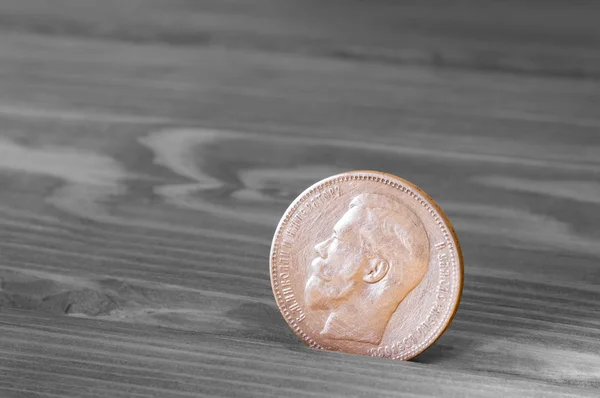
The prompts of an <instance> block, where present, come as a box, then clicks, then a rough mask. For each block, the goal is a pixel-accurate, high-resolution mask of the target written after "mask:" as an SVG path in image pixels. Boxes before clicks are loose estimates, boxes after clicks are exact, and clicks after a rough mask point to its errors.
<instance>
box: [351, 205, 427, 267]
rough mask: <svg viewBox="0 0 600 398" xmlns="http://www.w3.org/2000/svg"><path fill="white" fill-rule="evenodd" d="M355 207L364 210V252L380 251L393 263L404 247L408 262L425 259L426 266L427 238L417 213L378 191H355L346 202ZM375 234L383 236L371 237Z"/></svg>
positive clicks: (419, 261) (376, 252) (361, 229)
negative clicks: (357, 193)
mask: <svg viewBox="0 0 600 398" xmlns="http://www.w3.org/2000/svg"><path fill="white" fill-rule="evenodd" d="M355 207H359V208H363V209H365V210H366V212H365V213H366V214H365V216H366V220H367V221H368V222H367V223H363V224H361V226H360V230H359V231H360V232H359V233H360V239H361V245H362V248H363V252H364V253H365V255H375V254H377V255H383V257H384V258H385V259H386V260H387V261H389V262H391V263H393V262H394V261H393V259H394V258H396V257H398V256H399V255H402V253H401V251H403V249H404V250H405V253H406V254H407V255H408V258H409V259H410V260H411V262H416V263H417V264H423V263H424V264H425V267H424V269H426V266H427V265H428V262H429V239H428V238H427V232H426V230H425V227H424V226H423V223H422V222H421V220H420V219H419V218H418V217H417V215H416V214H414V213H413V212H412V211H411V210H410V209H408V208H407V207H406V206H404V205H402V204H400V203H399V202H397V201H394V200H391V199H389V198H388V197H386V196H383V195H378V194H361V195H358V196H357V197H355V198H354V199H353V200H352V202H350V206H349V208H350V209H352V208H355ZM409 231H410V232H409ZM377 236H379V237H381V236H383V237H384V239H382V240H375V239H374V237H377ZM389 238H391V239H389ZM382 242H385V244H382ZM417 264H415V265H417ZM419 268H420V267H419ZM423 273H424V270H423ZM420 276H421V277H422V276H423V275H420Z"/></svg>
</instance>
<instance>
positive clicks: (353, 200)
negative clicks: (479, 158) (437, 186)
mask: <svg viewBox="0 0 600 398" xmlns="http://www.w3.org/2000/svg"><path fill="white" fill-rule="evenodd" d="M270 273H271V285H272V288H273V293H274V295H275V299H276V301H277V305H278V307H279V309H280V311H281V313H282V315H283V317H284V318H285V320H286V321H287V323H288V325H289V326H290V327H291V328H292V329H293V330H294V332H296V334H297V335H298V336H299V337H300V338H301V339H302V340H303V341H304V342H305V343H306V344H307V345H308V346H309V347H312V348H316V349H324V350H329V351H342V352H346V353H351V354H361V355H370V356H376V357H386V358H391V359H398V360H408V359H411V358H413V357H415V356H416V355H418V354H420V353H421V352H423V351H424V350H425V349H427V348H428V347H429V346H430V345H431V344H433V343H434V342H435V340H437V339H438V338H439V337H440V336H441V335H442V333H444V331H445V330H446V328H447V327H448V325H449V324H450V322H451V321H452V318H453V317H454V314H455V313H456V311H457V309H458V304H459V301H460V297H461V294H462V285H463V261H462V255H461V251H460V246H459V243H458V239H457V237H456V234H455V232H454V229H453V228H452V225H451V224H450V221H449V220H448V218H447V217H446V215H445V214H444V213H443V211H442V209H441V208H440V207H439V206H438V205H437V204H436V203H435V202H434V201H433V199H431V198H430V197H429V196H428V195H427V194H426V193H425V192H423V191H422V190H421V189H419V188H418V187H417V186H415V185H414V184H412V183H410V182H408V181H406V180H403V179H401V178H399V177H396V176H393V175H390V174H386V173H382V172H377V171H350V172H347V173H342V174H338V175H334V176H332V177H329V178H326V179H324V180H322V181H319V182H317V183H316V184H314V185H313V186H311V187H309V188H308V189H306V190H305V191H304V192H303V193H302V194H300V196H298V198H296V199H295V200H294V201H293V202H292V204H291V205H290V206H289V208H288V209H287V210H286V212H285V214H284V215H283V217H282V218H281V221H280V222H279V225H278V227H277V229H276V231H275V236H274V237H273V244H272V246H271V255H270Z"/></svg>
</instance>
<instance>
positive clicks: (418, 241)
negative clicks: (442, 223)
mask: <svg viewBox="0 0 600 398" xmlns="http://www.w3.org/2000/svg"><path fill="white" fill-rule="evenodd" d="M314 249H315V251H316V254H317V255H316V256H315V258H314V260H313V261H312V263H311V272H310V275H309V278H308V281H307V283H306V287H305V292H304V293H305V300H306V303H307V304H308V306H309V307H310V308H312V309H314V310H325V311H329V315H328V316H327V318H326V321H325V325H324V327H323V330H321V335H322V336H323V337H326V338H331V339H339V340H352V341H357V342H364V343H371V344H379V343H380V342H381V339H382V337H383V334H384V332H385V329H386V326H387V324H388V322H389V320H390V318H391V316H392V314H393V313H394V312H395V311H396V309H397V308H398V305H399V304H400V303H401V302H402V300H404V299H405V298H406V296H407V295H408V294H409V293H410V292H411V291H412V290H413V289H414V288H415V287H416V286H417V285H418V284H419V283H420V282H421V281H422V280H423V277H424V276H425V273H426V271H427V267H428V263H429V239H428V236H427V232H426V230H425V227H424V226H423V224H422V222H421V220H420V219H419V218H418V217H417V216H416V215H415V214H414V213H413V212H412V211H411V210H410V209H409V208H407V207H406V206H404V205H402V204H401V203H399V202H398V201H395V200H393V199H391V198H389V197H387V196H384V195H379V194H369V193H365V194H360V195H358V196H356V197H354V198H353V199H352V200H351V202H350V205H349V208H348V210H347V211H346V212H345V213H344V215H343V216H342V217H341V218H340V219H339V220H337V222H336V224H335V225H334V227H333V231H332V234H331V235H330V236H329V237H328V238H327V239H325V240H324V241H322V242H320V243H318V244H317V245H316V246H315V248H314Z"/></svg>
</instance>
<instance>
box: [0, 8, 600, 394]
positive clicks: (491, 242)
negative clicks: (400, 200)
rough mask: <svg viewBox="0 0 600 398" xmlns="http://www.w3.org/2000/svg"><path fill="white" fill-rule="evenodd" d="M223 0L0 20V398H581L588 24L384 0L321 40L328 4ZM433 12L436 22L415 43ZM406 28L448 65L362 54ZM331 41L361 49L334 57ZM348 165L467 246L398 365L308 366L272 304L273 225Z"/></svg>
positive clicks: (592, 204) (598, 279)
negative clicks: (451, 311)
mask: <svg viewBox="0 0 600 398" xmlns="http://www.w3.org/2000/svg"><path fill="white" fill-rule="evenodd" d="M227 3H228V6H225V5H222V4H225V3H224V2H214V3H211V2H202V3H198V2H177V3H176V5H175V6H173V7H169V8H167V7H166V6H165V4H166V3H160V2H155V1H148V2H144V3H143V4H144V5H145V6H144V7H141V4H142V3H138V2H131V8H122V7H121V6H117V5H116V4H117V3H110V2H108V3H93V4H96V5H92V2H87V1H81V2H79V1H78V2H74V1H68V0H61V1H60V2H58V3H57V4H58V5H57V6H56V7H45V8H44V7H42V6H41V3H40V2H35V1H34V2H29V1H12V0H10V1H7V2H2V4H0V22H2V21H12V22H13V24H12V25H7V24H6V23H4V24H2V23H0V31H4V32H11V34H7V35H3V36H1V37H0V126H2V127H0V186H1V187H2V189H1V190H0V309H2V310H3V312H2V313H1V314H0V324H1V326H0V327H1V328H2V333H1V335H2V339H0V349H1V350H2V351H3V354H2V355H0V367H1V370H0V371H1V372H2V373H1V374H2V377H0V390H1V393H2V396H26V394H29V396H53V394H54V395H57V396H65V395H71V396H75V395H77V396H85V395H88V396H135V395H136V394H137V395H144V396H147V395H150V394H152V393H154V394H157V395H159V396H186V395H194V396H197V395H199V394H201V393H202V394H207V395H213V394H214V395H225V396H232V395H236V394H239V395H244V394H252V395H256V396H258V395H262V394H265V395H291V394H295V395H300V394H302V393H303V391H304V392H305V393H306V395H311V394H312V395H315V394H317V393H318V392H321V391H326V392H327V393H328V394H330V395H343V394H346V395H358V396H361V395H362V396H368V395H370V394H371V395H372V393H373V391H374V392H375V393H377V394H382V395H391V394H393V393H394V392H398V391H402V392H406V394H407V395H409V394H413V395H417V396H420V395H434V396H439V395H442V394H443V395H453V394H454V395H470V396H499V395H503V396H516V395H518V396H544V397H545V396H560V395H562V394H567V395H568V394H572V395H574V396H585V395H590V396H593V394H594V393H595V392H597V389H598V388H600V373H599V372H598V369H599V366H600V343H599V341H600V340H599V337H600V311H599V310H598V308H599V306H598V304H599V303H600V288H599V284H600V272H599V268H598V264H599V260H600V249H599V248H598V247H599V245H598V242H599V241H600V232H599V230H598V228H597V225H598V224H599V222H600V213H599V212H598V206H599V205H600V200H599V199H598V198H599V197H600V183H599V181H600V178H599V176H600V136H599V135H598V134H597V131H598V127H599V126H600V116H599V113H598V105H599V104H600V85H599V83H598V81H597V80H595V79H594V76H596V75H595V73H596V72H597V71H598V70H600V69H598V68H597V66H598V65H597V64H596V57H597V54H596V52H597V46H595V43H597V41H596V39H597V37H598V36H597V33H595V32H597V30H596V29H597V25H596V24H593V23H592V22H591V21H592V17H591V14H587V13H585V12H582V11H581V10H582V9H581V8H577V7H573V8H569V9H568V11H566V12H567V14H568V13H569V12H570V13H573V14H577V15H581V16H582V19H581V20H580V21H578V22H577V23H574V22H573V21H574V20H573V19H569V18H564V19H562V20H561V23H560V24H558V25H556V24H553V21H555V19H552V18H551V19H549V20H548V21H543V19H542V18H537V17H535V15H537V14H535V13H536V8H535V7H534V3H535V2H527V3H526V4H529V6H526V7H524V8H523V13H524V14H523V16H522V18H523V19H518V18H517V19H516V20H514V21H512V22H511V23H510V24H508V25H506V23H504V22H502V21H501V20H500V19H498V20H497V21H496V20H495V19H494V18H493V17H494V13H496V12H499V10H504V12H505V13H509V12H510V10H511V9H512V8H510V7H512V6H510V5H503V4H504V2H502V3H497V2H493V4H494V5H493V6H491V8H490V9H489V10H488V11H482V10H481V9H473V10H472V11H469V12H466V11H465V8H464V7H467V6H469V5H470V4H471V3H468V2H465V3H462V4H463V6H461V7H463V8H460V7H459V8H457V9H456V10H452V12H450V11H449V10H448V7H445V8H444V7H441V8H439V7H438V8H434V10H435V12H428V11H429V9H428V8H427V7H425V6H422V5H419V4H421V3H419V4H416V3H415V4H413V5H411V6H410V7H409V10H412V11H411V12H412V13H405V12H401V11H406V8H404V7H400V8H397V7H392V6H391V5H388V6H385V7H383V6H382V7H383V8H381V9H379V10H370V11H368V12H369V13H375V14H378V13H382V14H385V16H382V18H383V19H384V20H388V24H380V25H381V26H382V28H381V29H380V30H378V29H375V30H374V31H373V32H372V34H371V33H370V34H369V35H367V34H365V35H364V38H363V37H362V36H361V32H362V33H364V32H365V31H364V30H362V31H361V30H360V29H357V30H356V31H354V30H352V27H353V26H354V25H352V23H351V22H352V21H353V20H355V19H357V18H359V16H360V11H361V9H360V8H358V7H357V8H356V9H350V11H349V12H350V15H349V16H348V17H347V19H344V20H343V21H345V22H344V23H342V25H341V26H339V27H337V26H336V25H335V24H331V23H324V22H323V21H320V20H319V19H320V18H325V17H326V16H327V15H329V14H328V13H326V12H323V14H322V15H321V14H319V15H317V17H316V18H315V19H316V20H315V21H314V23H313V24H312V25H311V24H308V23H307V21H310V20H311V17H312V16H313V15H314V12H313V14H312V15H311V13H310V12H308V11H305V13H304V14H300V15H298V12H297V10H296V9H295V8H293V4H292V3H291V2H282V3H281V6H278V7H276V8H275V9H273V8H272V6H273V4H274V3H269V2H257V4H258V5H257V6H256V7H248V6H245V5H244V4H245V3H244V2H238V1H232V2H227ZM76 4H80V6H77V5H76ZM551 4H554V5H553V6H551V7H549V8H548V10H549V11H546V12H547V13H550V15H551V16H553V18H557V17H558V15H559V14H560V13H561V12H562V11H561V10H563V8H561V7H560V6H558V3H551ZM581 4H584V3H583V2H582V3H581ZM229 6H230V7H231V8H230V9H227V7H229ZM438 6H439V4H438ZM61 7H67V8H68V10H69V12H62V9H61ZM90 7H96V8H90ZM390 7H391V8H390ZM407 7H408V6H407ZM503 7H506V8H503ZM467 8H468V7H467ZM326 9H327V10H330V12H331V13H333V11H335V9H336V8H335V7H334V6H333V5H330V6H327V7H326ZM392 9H393V10H395V11H393V12H392V11H390V10H392ZM285 10H287V13H286V12H284V11H285ZM461 10H462V11H465V12H466V13H465V14H463V13H461ZM446 13H449V14H448V15H446ZM567 14H566V15H567ZM297 15H298V18H299V19H298V20H297V21H295V19H294V18H295V17H296V16H297ZM481 15H484V16H486V18H487V19H485V18H484V19H480V20H479V21H480V22H476V21H477V20H478V19H477V18H478V16H481ZM113 17H114V18H113ZM393 18H400V19H399V20H402V18H406V19H407V20H411V18H412V19H417V20H421V21H422V20H423V18H425V19H426V20H427V22H422V23H423V24H424V25H423V26H426V27H428V28H427V29H423V30H419V29H416V28H414V26H413V27H412V28H410V27H407V26H408V25H406V24H398V26H400V27H396V25H394V24H393V23H392V22H390V21H389V19H393ZM427 18H429V19H427ZM440 19H443V20H444V21H450V22H447V24H446V25H442V26H440V27H439V30H435V29H433V28H432V26H434V25H435V22H436V21H438V20H440ZM175 20H176V21H178V22H181V24H174V23H173V21H175ZM291 21H292V22H291ZM294 21H295V22H294ZM481 21H484V22H485V21H487V22H490V21H495V22H494V23H495V24H496V25H492V26H490V28H489V30H488V29H487V28H484V27H482V26H480V24H483V22H481ZM527 21H533V24H532V25H530V29H531V32H533V33H536V34H537V35H539V36H536V39H535V40H534V39H533V38H528V39H527V40H525V43H523V46H525V47H524V48H530V47H531V46H533V47H535V48H538V49H539V51H541V54H542V55H541V56H540V57H541V58H539V59H537V58H536V57H537V56H538V55H539V54H538V55H535V54H532V53H530V52H528V51H524V50H522V48H521V47H519V45H518V44H517V43H516V42H517V41H518V39H519V38H521V37H524V36H523V32H525V31H526V30H527V29H528V28H527V24H526V22H527ZM267 22H270V23H267ZM305 23H306V24H305ZM177 26H181V32H179V31H173V29H175V27H177ZM288 26H289V30H288V29H287V27H288ZM369 26H370V25H369ZM378 26H379V24H378ZM386 26H387V27H389V30H386V29H387V28H385V27H386ZM515 26H516V27H515ZM84 27H85V29H84V30H83V31H82V29H83V28H84ZM59 28H62V30H60V29H59ZM398 29H400V30H398ZM402 29H407V31H410V32H412V35H413V36H415V35H416V36H418V37H420V38H421V39H419V40H420V41H412V42H411V43H418V44H416V46H417V47H418V48H419V49H420V50H419V51H424V52H428V51H434V50H432V48H437V47H436V46H439V47H444V46H447V48H448V49H449V50H448V51H450V52H452V51H454V52H452V54H459V53H460V54H462V53H461V51H464V54H466V55H465V58H464V59H463V60H462V61H461V63H460V64H459V65H458V66H457V65H454V64H451V63H448V62H445V61H444V62H441V64H439V65H437V64H435V62H433V61H431V62H430V61H427V62H421V61H419V60H418V59H416V60H415V59H408V60H407V59H405V58H402V57H405V55H401V57H400V58H399V59H396V58H394V59H391V60H390V59H388V58H385V57H384V56H381V54H387V52H389V49H390V48H396V45H397V43H398V42H397V41H395V40H396V39H394V38H395V37H397V33H398V32H403V30H402ZM511 29H516V31H515V32H513V31H512V30H511ZM553 29H555V30H553ZM202 32H209V33H210V35H209V36H210V37H211V40H210V41H208V42H206V43H203V42H202V40H201V35H202V34H203V33H202ZM249 32H250V33H251V32H255V33H253V34H250V33H249ZM278 32H284V33H285V34H284V35H283V36H281V37H279V36H278V35H277V33H278ZM369 32H370V31H369ZM473 32H476V33H480V35H479V34H473ZM553 32H554V33H553ZM450 33H454V35H452V34H450ZM132 35H134V36H132ZM135 35H138V36H135ZM144 35H149V36H148V37H146V36H144ZM400 36H401V35H400ZM466 36H469V37H472V40H473V41H474V43H475V44H473V42H470V41H469V40H466V41H465V37H466ZM582 37H585V39H583V38H582ZM324 38H331V40H332V43H324V42H323V40H325V39H324ZM557 38H559V39H560V40H563V41H562V42H560V43H558V44H557V45H556V47H553V46H551V45H549V44H548V43H551V42H553V41H554V40H558V39H557ZM361 40H364V41H361ZM398 40H400V39H398ZM438 40H439V42H438ZM528 40H530V41H528ZM370 41H377V42H379V41H380V42H381V44H380V45H379V46H372V42H370ZM496 42H498V43H503V44H502V45H501V46H499V47H498V48H499V50H498V51H499V52H500V53H501V56H499V57H498V58H493V62H492V66H493V67H487V66H482V65H481V64H479V63H478V61H477V52H476V49H477V48H478V47H477V46H481V45H482V43H496ZM540 42H542V43H546V44H548V46H545V45H541V44H539V43H540ZM273 43H275V44H273ZM315 43H316V44H315ZM424 43H425V44H424ZM465 43H466V44H465ZM573 43H580V47H577V48H575V47H573V48H571V49H570V50H569V51H564V49H565V48H567V47H569V46H570V45H571V44H573ZM352 45H356V46H358V48H359V49H360V51H363V50H364V48H369V49H373V53H369V54H367V55H364V54H363V55H364V57H363V58H361V57H362V55H361V57H359V56H356V55H352V56H348V55H347V54H346V55H343V54H344V51H345V50H344V49H345V48H348V47H351V46H352ZM306 46H308V49H307V50H306ZM431 46H433V47H431ZM465 46H466V47H465ZM528 46H529V47H528ZM353 48H354V47H353ZM398 48H399V51H400V52H404V53H403V54H406V52H407V51H408V52H410V48H408V47H406V46H405V47H403V46H402V45H400V46H399V47H398ZM407 48H408V49H407ZM328 49H330V50H331V49H333V50H331V52H330V53H327V51H329V50H328ZM325 50H327V51H325ZM334 50H335V51H334ZM360 51H359V52H360ZM336 54H337V55H336ZM340 54H342V55H343V56H340ZM361 54H362V53H361ZM511 57H512V58H511ZM544 57H546V58H544ZM547 57H550V59H554V58H552V57H556V59H558V60H560V62H557V63H554V62H547V59H549V58H547ZM417 58H418V57H417ZM506 59H516V60H517V61H518V62H517V64H518V65H528V66H527V67H522V66H518V67H516V66H514V65H512V66H511V65H508V66H507V64H506V62H504V61H505V60H506ZM432 66H433V67H432ZM528 68H530V69H528ZM578 68H579V69H578ZM578 70H579V71H583V72H581V73H579V72H577V71H578ZM581 77H586V78H581ZM350 169H378V170H383V171H387V172H390V173H394V174H397V175H399V176H402V177H404V178H406V179H408V180H410V181H413V182H414V183H416V184H418V185H419V186H421V187H422V188H424V189H425V190H426V191H427V192H428V193H430V194H431V195H432V196H433V197H434V199H436V200H437V201H439V203H440V204H441V206H442V207H443V208H444V209H445V210H446V212H447V213H448V215H449V217H450V219H451V220H452V222H453V223H454V225H455V227H456V230H457V233H458V236H459V238H460V240H461V244H462V246H463V250H464V254H465V267H466V276H465V292H464V297H463V301H462V304H461V307H460V310H459V312H458V314H457V317H456V319H455V321H454V322H453V324H452V326H451V328H450V329H449V331H448V332H447V333H446V334H445V335H444V336H443V337H442V339H441V340H439V341H438V342H437V343H436V344H435V345H434V346H433V347H432V348H431V349H430V350H428V351H426V352H425V353H424V354H422V355H421V356H419V357H418V358H417V359H416V360H415V361H414V362H413V363H409V364H397V363H390V362H388V361H382V360H378V359H372V358H360V357H353V356H345V355H340V354H331V353H322V352H314V351H309V350H308V349H305V348H304V347H303V345H302V343H301V342H299V341H298V339H297V338H296V337H295V335H294V334H293V333H292V332H291V331H290V330H289V328H288V327H287V326H286V325H285V322H284V321H283V319H282V318H281V316H280V315H279V313H278V311H277V309H276V306H275V303H274V300H273V297H272V293H271V290H270V284H269V276H268V250H269V245H270V240H271V237H272V233H273V231H274V227H275V225H276V223H277V221H278V219H279V217H280V215H281V214H282V213H283V211H284V210H285V208H286V206H287V204H288V203H289V202H290V201H291V200H292V199H293V198H294V197H295V196H296V195H297V194H298V193H299V192H300V191H301V190H303V189H304V188H305V187H306V186H307V185H309V184H311V183H312V182H314V181H316V180H318V179H320V178H323V177H325V176H327V175H330V174H333V173H336V172H340V171H345V170H350ZM7 309H11V310H10V311H7ZM14 309H22V310H29V311H32V312H14V311H13V310H14ZM34 358H37V359H35V360H34ZM240 358H241V359H240ZM32 380H34V381H32ZM434 380H440V383H439V384H438V383H435V382H434ZM152 388H155V389H154V390H152ZM446 388H447V389H448V390H447V391H448V393H447V394H446V393H445V392H446ZM463 388H464V389H463Z"/></svg>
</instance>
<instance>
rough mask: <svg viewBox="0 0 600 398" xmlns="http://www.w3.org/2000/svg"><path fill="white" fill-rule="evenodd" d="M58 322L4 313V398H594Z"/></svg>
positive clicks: (221, 340) (174, 334) (291, 351)
mask: <svg viewBox="0 0 600 398" xmlns="http://www.w3.org/2000/svg"><path fill="white" fill-rule="evenodd" d="M57 321H58V319H57V318H54V317H50V316H47V315H42V314H37V313H31V312H29V313H19V312H12V311H9V312H3V313H2V318H1V319H0V331H1V333H2V336H3V338H2V339H1V340H0V352H1V353H2V363H1V364H0V375H1V376H2V377H1V378H0V389H1V390H2V392H3V396H6V397H10V396H25V394H23V395H21V393H22V392H24V393H27V394H28V396H44V397H45V396H65V395H71V396H79V397H88V396H93V397H131V396H154V395H157V396H162V397H187V396H194V397H197V396H232V395H237V394H240V393H243V395H244V396H261V397H262V396H281V394H286V395H294V396H299V397H300V396H302V397H304V396H307V397H309V396H310V397H312V396H322V395H323V394H327V395H328V396H336V397H337V396H340V397H341V396H349V395H350V396H373V395H377V396H397V395H398V394H399V393H401V394H402V395H403V396H415V397H419V396H431V395H436V396H441V395H444V396H456V395H460V396H466V395H469V396H490V397H492V396H498V397H502V396H507V395H508V396H540V397H541V396H543V397H557V396H578V397H581V396H590V397H591V396H595V395H593V394H594V393H595V391H593V390H587V391H586V390H578V392H577V395H572V394H571V390H570V389H568V388H565V387H560V386H548V385H545V384H543V383H540V382H536V381H533V382H532V381H527V382H525V381H523V380H522V378H521V377H520V376H515V375H510V374H508V375H506V374H497V373H496V374H493V373H490V374H468V373H464V372H461V371H459V370H457V369H453V368H452V367H444V366H439V365H432V366H428V365H424V364H419V363H414V362H412V363H410V362H397V361H385V360H378V359H376V358H364V357H360V356H354V355H342V354H336V353H327V352H315V351H312V350H310V349H309V348H307V347H305V346H299V345H284V344H280V343H276V342H267V343H257V342H256V341H250V340H247V339H244V338H231V337H223V336H216V335H211V334H204V333H186V332H180V331H176V330H171V329H165V328H155V327H147V328H143V329H140V328H135V327H132V326H129V325H119V324H115V323H113V322H98V321H94V320H87V319H78V318H64V317H63V318H61V319H60V321H59V322H57ZM24 380H36V383H28V384H24ZM25 386H26V387H27V389H26V390H24V391H23V390H21V388H23V387H25ZM36 386H39V387H37V388H36ZM42 386H43V388H41V387H42ZM15 387H16V388H19V392H18V394H17V392H16V391H15V390H11V389H12V388H15ZM233 391H235V393H232V392H233Z"/></svg>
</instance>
